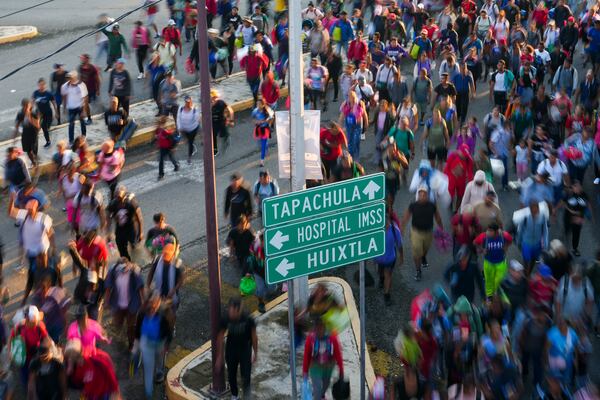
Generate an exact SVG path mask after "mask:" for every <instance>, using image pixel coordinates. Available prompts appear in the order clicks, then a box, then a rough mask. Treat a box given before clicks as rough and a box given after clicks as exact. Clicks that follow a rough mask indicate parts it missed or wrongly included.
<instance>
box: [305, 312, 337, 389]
mask: <svg viewBox="0 0 600 400" xmlns="http://www.w3.org/2000/svg"><path fill="white" fill-rule="evenodd" d="M336 364H337V366H338V372H339V379H343V378H344V357H343V355H342V346H341V345H340V341H339V339H338V337H337V335H336V334H335V333H334V332H331V333H327V332H326V331H325V323H324V322H323V320H322V319H321V318H317V319H315V325H314V330H313V332H312V333H310V334H309V335H308V337H307V338H306V344H305V346H304V359H303V362H302V376H303V377H304V379H305V380H307V379H308V377H309V375H310V380H311V382H312V394H313V399H322V398H324V396H325V392H327V389H328V388H329V384H330V382H331V375H332V373H333V368H334V367H335V365H336Z"/></svg>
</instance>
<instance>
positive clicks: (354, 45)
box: [348, 32, 369, 68]
mask: <svg viewBox="0 0 600 400" xmlns="http://www.w3.org/2000/svg"><path fill="white" fill-rule="evenodd" d="M368 51H369V48H368V46H367V43H366V42H365V41H364V39H363V38H362V32H358V34H357V35H356V38H354V40H352V41H351V42H350V46H349V47H348V61H349V62H353V63H354V66H355V68H358V66H359V64H360V62H361V61H364V60H365V59H366V57H367V53H368Z"/></svg>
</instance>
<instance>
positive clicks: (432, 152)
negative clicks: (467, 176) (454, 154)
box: [427, 147, 448, 161]
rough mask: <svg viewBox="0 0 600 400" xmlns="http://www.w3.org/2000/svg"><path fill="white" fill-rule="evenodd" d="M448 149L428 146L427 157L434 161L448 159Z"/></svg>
mask: <svg viewBox="0 0 600 400" xmlns="http://www.w3.org/2000/svg"><path fill="white" fill-rule="evenodd" d="M447 155H448V149H446V148H445V147H436V148H435V149H432V148H429V147H428V148H427V158H428V159H430V160H433V161H446V156H447Z"/></svg>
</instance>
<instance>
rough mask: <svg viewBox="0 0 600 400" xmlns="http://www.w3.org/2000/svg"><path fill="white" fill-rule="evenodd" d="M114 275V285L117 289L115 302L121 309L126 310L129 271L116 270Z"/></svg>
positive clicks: (127, 304)
mask: <svg viewBox="0 0 600 400" xmlns="http://www.w3.org/2000/svg"><path fill="white" fill-rule="evenodd" d="M116 275H117V276H116V277H115V285H116V287H117V288H118V289H119V291H118V294H119V296H118V299H117V304H118V305H119V308H120V309H121V310H126V309H127V307H128V306H129V280H130V279H131V271H128V272H117V273H116Z"/></svg>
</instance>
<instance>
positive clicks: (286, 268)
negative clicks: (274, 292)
mask: <svg viewBox="0 0 600 400" xmlns="http://www.w3.org/2000/svg"><path fill="white" fill-rule="evenodd" d="M292 269H294V263H291V262H289V261H288V259H287V258H284V259H283V260H281V262H280V263H279V265H278V266H277V267H276V268H275V271H277V273H278V274H279V275H281V276H283V277H284V278H285V277H286V276H287V275H288V272H290V270H292Z"/></svg>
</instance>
